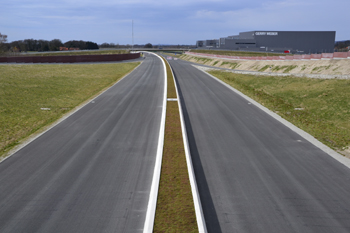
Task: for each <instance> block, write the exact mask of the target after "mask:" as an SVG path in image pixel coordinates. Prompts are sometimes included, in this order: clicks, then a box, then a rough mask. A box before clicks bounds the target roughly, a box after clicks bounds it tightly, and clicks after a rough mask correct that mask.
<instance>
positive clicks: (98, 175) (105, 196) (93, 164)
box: [0, 55, 164, 233]
mask: <svg viewBox="0 0 350 233" xmlns="http://www.w3.org/2000/svg"><path fill="white" fill-rule="evenodd" d="M163 93H164V71H163V65H162V63H161V61H160V59H159V58H156V57H155V56H153V55H152V56H151V55H147V58H146V59H145V61H144V62H143V63H142V64H141V65H140V66H139V67H138V68H137V69H136V70H135V71H133V72H132V73H131V74H130V75H129V76H127V77H126V78H124V79H123V80H121V81H120V82H119V83H118V84H116V85H114V86H113V87H112V88H111V89H109V90H108V91H106V92H105V93H104V94H102V95H100V96H99V97H97V98H96V99H95V100H94V101H91V102H90V103H89V104H87V105H86V106H85V107H83V108H82V109H81V110H79V111H78V112H76V113H75V114H73V115H72V116H70V117H69V118H67V119H66V120H64V121H63V122H61V123H60V124H58V125H57V126H55V127H54V128H52V129H51V130H49V131H48V132H46V133H45V134H43V135H42V136H40V137H39V138H38V139H36V140H35V141H33V142H32V143H30V144H29V145H27V146H26V147H24V148H23V149H21V150H20V151H18V152H17V153H16V154H14V155H13V156H11V157H10V158H8V159H7V160H5V161H3V162H2V163H0V232H75V233H76V232H138V231H142V230H143V226H144V221H145V215H146V210H147V204H148V199H149V193H150V188H151V183H152V177H153V169H154V164H155V159H156V151H157V144H158V136H159V130H160V120H161V113H162V103H163Z"/></svg>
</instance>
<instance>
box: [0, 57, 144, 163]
mask: <svg viewBox="0 0 350 233" xmlns="http://www.w3.org/2000/svg"><path fill="white" fill-rule="evenodd" d="M138 64H139V63H123V64H90V65H0V106H1V107H0V157H1V156H3V155H4V154H5V153H6V152H8V151H9V150H10V149H12V148H13V147H14V146H15V145H17V144H18V143H19V142H20V140H21V139H23V138H25V137H27V136H29V135H30V134H32V133H34V132H36V131H37V130H38V129H40V128H42V127H43V126H45V125H48V124H50V123H52V122H54V121H55V120H57V119H58V118H60V117H61V116H62V115H63V114H64V113H66V112H68V111H70V110H71V109H73V108H74V107H76V106H77V105H79V104H81V103H82V102H84V101H85V100H87V99H89V98H90V97H92V96H94V95H96V94H97V93H99V92H100V91H101V90H103V89H104V88H106V87H108V86H110V85H112V84H113V83H115V82H116V81H117V80H119V79H120V78H121V77H123V76H124V75H125V74H127V73H129V72H130V71H132V70H133V69H134V68H135V67H136V66H137V65H138ZM41 108H50V110H49V111H45V110H41Z"/></svg>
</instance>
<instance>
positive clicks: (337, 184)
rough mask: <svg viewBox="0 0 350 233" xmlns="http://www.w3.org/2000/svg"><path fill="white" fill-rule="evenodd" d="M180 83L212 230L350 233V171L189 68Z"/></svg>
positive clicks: (180, 67) (179, 75)
mask: <svg viewBox="0 0 350 233" xmlns="http://www.w3.org/2000/svg"><path fill="white" fill-rule="evenodd" d="M170 64H171V66H172V67H173V69H174V74H175V76H176V80H177V82H178V87H179V91H180V99H181V101H182V107H183V112H184V118H185V123H186V127H187V134H188V137H189V138H188V139H189V144H190V151H191V155H192V159H193V166H194V170H195V175H196V179H197V184H198V190H199V193H200V198H201V202H202V207H203V212H204V217H205V221H206V225H207V229H208V232H240V233H241V232H254V233H255V232H268V233H272V232H276V233H280V232H303V233H304V232H317V233H320V232H325V233H330V232H337V233H339V232H350V169H349V168H347V167H345V166H344V165H342V164H340V163H339V162H338V161H336V160H334V159H333V158H331V157H330V156H329V155H327V154H326V153H324V152H323V151H321V150H320V149H319V148H317V147H315V146H314V145H312V144H311V143H309V142H308V141H306V140H305V139H304V138H302V137H301V136H300V135H298V134H296V133H295V132H293V131H291V130H290V129H289V128H287V127H286V126H285V125H283V124H282V123H280V122H279V121H277V120H275V119H274V118H272V117H270V116H269V115H268V114H266V113H265V112H264V111H262V110H260V109H259V108H257V107H256V106H254V105H253V104H249V103H248V101H247V100H245V99H244V98H242V97H240V96H239V95H237V94H236V93H234V92H233V91H231V90H230V89H229V88H227V87H225V86H224V85H222V84H221V83H219V82H217V81H216V80H214V79H213V78H211V77H209V76H208V75H206V74H204V73H203V72H202V71H199V70H197V69H196V68H194V67H192V66H191V65H190V64H189V63H187V62H184V61H181V60H177V61H174V60H172V61H170Z"/></svg>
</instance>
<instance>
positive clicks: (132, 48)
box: [131, 20, 134, 50]
mask: <svg viewBox="0 0 350 233" xmlns="http://www.w3.org/2000/svg"><path fill="white" fill-rule="evenodd" d="M131 24H132V25H131V31H132V32H131V34H132V35H131V37H132V45H131V50H134V20H132V23H131Z"/></svg>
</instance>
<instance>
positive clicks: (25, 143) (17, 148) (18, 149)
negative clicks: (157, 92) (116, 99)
mask: <svg viewBox="0 0 350 233" xmlns="http://www.w3.org/2000/svg"><path fill="white" fill-rule="evenodd" d="M142 62H143V61H142ZM142 62H141V63H140V64H139V65H138V66H137V67H136V68H135V69H133V70H132V71H130V72H129V73H128V74H126V75H124V76H123V77H122V78H121V79H119V80H118V81H117V82H116V83H114V84H113V85H112V86H110V87H108V88H107V89H106V90H104V91H102V92H101V93H100V94H98V95H96V96H93V97H92V98H90V99H88V100H86V101H84V102H83V103H82V104H81V105H78V106H77V107H75V108H74V109H73V110H72V111H70V112H68V113H66V114H64V115H63V116H62V117H61V118H59V119H58V120H56V121H55V122H54V123H52V124H50V125H48V126H44V127H43V131H42V132H40V133H38V134H36V133H34V134H33V135H32V136H28V138H27V139H24V141H23V142H22V143H20V144H19V145H18V146H16V147H14V148H13V149H11V150H10V151H9V152H8V153H9V154H8V155H7V156H6V157H5V158H2V159H1V157H0V163H2V162H3V161H5V160H6V159H8V158H10V157H11V156H12V155H14V154H15V153H17V152H18V151H20V150H21V149H23V148H24V147H26V146H27V145H29V144H30V143H31V142H33V141H34V140H36V139H37V138H39V137H40V136H42V135H43V134H45V133H46V132H48V131H49V130H51V129H52V128H54V127H55V126H57V125H58V124H60V123H61V122H63V121H64V120H66V119H67V118H68V117H70V116H71V115H73V114H74V113H76V112H77V111H79V110H80V109H82V108H83V107H85V106H86V105H88V104H89V103H91V102H92V101H94V100H95V99H97V98H98V97H99V96H100V95H102V94H103V93H105V92H106V91H108V90H109V89H110V88H112V87H113V86H115V85H117V84H118V83H119V82H120V81H122V80H123V79H124V78H126V77H127V76H129V74H131V73H132V72H133V71H134V70H136V69H137V68H139V67H140V65H141V64H142ZM45 128H46V129H45ZM39 130H40V129H39Z"/></svg>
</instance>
